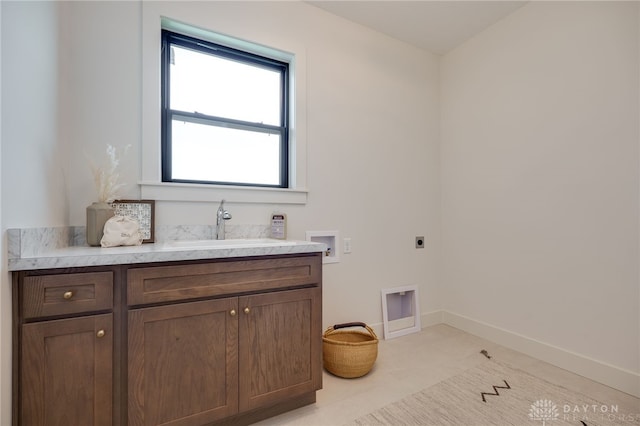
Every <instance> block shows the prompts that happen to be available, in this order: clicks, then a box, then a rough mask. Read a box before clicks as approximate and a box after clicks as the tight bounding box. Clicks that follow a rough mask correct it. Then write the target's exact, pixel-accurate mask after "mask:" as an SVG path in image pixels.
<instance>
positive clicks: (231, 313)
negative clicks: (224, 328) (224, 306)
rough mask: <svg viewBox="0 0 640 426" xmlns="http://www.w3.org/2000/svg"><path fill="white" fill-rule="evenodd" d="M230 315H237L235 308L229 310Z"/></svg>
mask: <svg viewBox="0 0 640 426" xmlns="http://www.w3.org/2000/svg"><path fill="white" fill-rule="evenodd" d="M229 315H231V316H232V317H235V316H236V310H235V309H232V310H231V311H230V312H229Z"/></svg>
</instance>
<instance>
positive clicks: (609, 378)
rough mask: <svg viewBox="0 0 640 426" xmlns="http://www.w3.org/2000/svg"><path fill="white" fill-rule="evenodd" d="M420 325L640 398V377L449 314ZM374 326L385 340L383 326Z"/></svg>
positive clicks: (433, 315)
mask: <svg viewBox="0 0 640 426" xmlns="http://www.w3.org/2000/svg"><path fill="white" fill-rule="evenodd" d="M420 321H421V325H422V328H425V327H430V326H433V325H438V324H446V325H449V326H451V327H455V328H457V329H459V330H462V331H465V332H467V333H469V334H473V335H474V336H478V337H481V338H483V339H486V340H489V341H491V342H494V343H497V344H499V345H502V346H504V347H507V348H509V349H513V350H515V351H518V352H522V353H523V354H525V355H528V356H531V357H533V358H536V359H539V360H541V361H545V362H548V363H549V364H552V365H555V366H556V367H560V368H563V369H565V370H567V371H571V372H572V373H575V374H578V375H580V376H583V377H586V378H588V379H591V380H594V381H596V382H598V383H602V384H604V385H607V386H610V387H612V388H614V389H617V390H620V391H622V392H625V393H628V394H630V395H633V396H635V397H638V398H640V373H635V372H633V371H629V370H625V369H622V368H619V367H616V366H614V365H610V364H607V363H604V362H602V361H598V360H595V359H592V358H589V357H586V356H584V355H580V354H578V353H575V352H571V351H568V350H566V349H562V348H559V347H557V346H553V345H549V344H547V343H544V342H540V341H538V340H535V339H532V338H530V337H527V336H524V335H521V334H518V333H514V332H512V331H509V330H505V329H502V328H500V327H496V326H494V325H491V324H487V323H484V322H481V321H477V320H474V319H472V318H469V317H465V316H464V315H459V314H456V313H453V312H449V311H445V310H440V311H433V312H427V313H423V314H421V315H420ZM370 326H371V328H373V329H374V331H375V332H376V333H377V334H378V337H379V338H380V339H383V330H382V328H383V327H382V324H381V323H377V324H370Z"/></svg>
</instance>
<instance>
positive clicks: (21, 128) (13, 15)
mask: <svg viewBox="0 0 640 426" xmlns="http://www.w3.org/2000/svg"><path fill="white" fill-rule="evenodd" d="M0 11H1V12H0V15H1V16H0V19H1V25H0V30H1V34H2V36H1V37H0V39H1V40H2V45H1V48H0V52H1V55H2V58H1V59H0V65H1V68H2V70H1V71H0V77H1V83H0V88H1V91H2V107H1V111H0V114H1V117H2V120H1V124H0V130H1V135H0V148H1V152H0V159H1V167H0V183H1V185H0V195H1V197H0V205H1V206H2V208H1V212H2V213H1V215H0V223H2V230H3V233H2V238H1V241H2V243H1V244H0V250H1V253H2V254H1V257H2V264H1V267H0V279H1V281H2V284H1V287H0V324H1V327H0V346H1V347H2V351H0V383H1V385H0V424H3V425H8V424H11V391H12V389H11V383H12V378H11V377H12V375H11V354H12V352H11V330H12V327H11V324H12V323H11V287H10V278H9V273H8V272H7V269H6V264H7V254H6V252H5V247H6V243H5V239H6V237H5V233H4V230H5V229H6V228H7V227H29V226H61V225H65V224H68V218H67V216H68V213H67V211H68V199H67V191H66V188H65V183H64V181H65V178H64V170H65V168H66V163H65V161H64V159H65V157H66V152H65V151H66V147H65V143H64V141H62V140H60V139H59V137H58V132H59V120H58V116H57V111H58V108H57V102H58V99H59V92H58V84H57V82H58V73H57V54H58V43H57V36H58V15H57V7H56V5H55V3H21V4H18V3H14V2H2V4H1V5H0Z"/></svg>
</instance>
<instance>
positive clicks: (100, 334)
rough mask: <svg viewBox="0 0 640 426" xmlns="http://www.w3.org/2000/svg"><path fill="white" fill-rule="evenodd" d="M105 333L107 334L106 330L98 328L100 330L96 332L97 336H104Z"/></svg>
mask: <svg viewBox="0 0 640 426" xmlns="http://www.w3.org/2000/svg"><path fill="white" fill-rule="evenodd" d="M104 335H105V332H104V330H98V332H97V333H96V336H98V337H104Z"/></svg>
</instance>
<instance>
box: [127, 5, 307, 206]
mask: <svg viewBox="0 0 640 426" xmlns="http://www.w3.org/2000/svg"><path fill="white" fill-rule="evenodd" d="M192 4H195V6H194V7H191V8H185V7H183V8H180V7H177V6H179V2H178V5H176V3H175V2H142V21H143V22H142V64H141V71H142V128H141V140H142V146H141V150H140V154H141V155H140V158H141V170H142V176H141V181H140V182H139V183H140V190H141V198H142V199H153V200H161V201H205V202H213V201H219V200H222V199H225V200H227V201H229V202H237V203H261V204H264V203H267V204H306V202H307V193H308V191H307V188H306V168H307V164H306V152H307V150H306V111H305V108H306V107H305V105H306V102H305V100H306V99H305V97H306V92H305V90H304V88H305V87H306V70H305V63H306V57H305V52H304V49H303V48H302V47H301V46H299V45H296V44H295V43H292V42H290V41H283V40H279V39H277V37H274V36H273V34H264V35H259V34H238V35H235V34H234V36H233V37H231V36H228V35H226V34H224V33H222V32H214V31H212V30H208V29H204V28H208V27H210V26H212V25H213V24H212V23H207V22H202V20H203V19H204V20H206V19H207V18H206V16H203V15H207V14H203V13H198V10H197V7H198V3H197V2H195V3H192ZM167 16H171V18H167ZM182 22H190V23H193V24H189V25H187V24H183V23H182ZM221 25H223V23H221ZM232 26H233V25H232ZM163 28H165V29H168V30H171V31H174V32H178V33H183V34H185V35H190V36H193V37H198V38H203V39H207V40H210V41H212V42H214V43H219V44H224V45H227V46H229V47H233V48H236V49H241V50H246V51H249V52H252V53H256V54H259V55H262V56H269V57H272V58H274V59H278V60H281V61H285V62H288V63H289V78H290V81H289V85H290V99H289V105H290V128H289V187H288V188H263V187H244V186H229V185H211V184H191V183H173V182H162V168H161V141H160V139H161V115H160V106H161V103H160V102H161V99H160V98H161V96H160V78H161V76H160V69H161V67H160V61H161V58H160V43H161V30H162V29H163ZM257 37H260V38H264V39H265V40H263V43H265V44H257V43H253V42H248V41H246V40H250V39H256V38H257ZM266 44H268V45H271V46H279V49H274V48H270V47H266V46H265V45H266ZM281 49H282V50H281ZM285 49H286V50H285Z"/></svg>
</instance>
